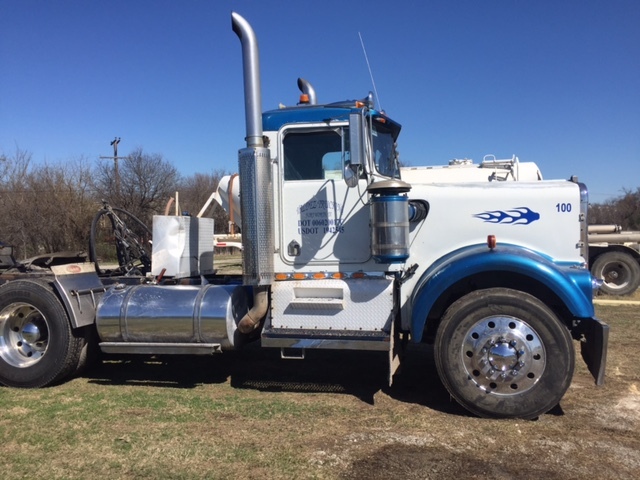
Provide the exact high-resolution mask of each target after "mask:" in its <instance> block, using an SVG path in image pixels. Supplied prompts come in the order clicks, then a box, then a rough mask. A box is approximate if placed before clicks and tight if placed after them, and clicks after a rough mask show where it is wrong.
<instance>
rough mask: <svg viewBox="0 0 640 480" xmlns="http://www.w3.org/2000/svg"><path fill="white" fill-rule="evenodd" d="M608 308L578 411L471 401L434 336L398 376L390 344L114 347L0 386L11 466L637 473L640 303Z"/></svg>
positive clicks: (195, 473) (13, 469)
mask: <svg viewBox="0 0 640 480" xmlns="http://www.w3.org/2000/svg"><path fill="white" fill-rule="evenodd" d="M597 314H598V316H599V317H600V318H602V319H603V320H604V321H606V322H608V323H609V324H610V326H611V341H610V350H609V364H608V365H609V368H608V372H607V373H608V375H607V385H606V386H605V387H604V388H595V387H594V386H593V382H592V380H591V378H590V377H589V374H588V372H587V371H586V368H584V367H583V366H581V363H582V362H581V361H579V362H578V364H579V368H578V369H577V371H576V376H575V378H574V382H573V385H572V388H571V389H570V390H569V392H567V395H566V396H565V399H564V400H563V402H562V408H563V409H564V410H565V412H566V413H565V415H552V414H549V415H545V416H543V417H542V418H541V420H540V421H538V422H520V421H497V420H496V421H494V420H481V419H477V418H474V417H472V416H469V415H467V414H466V413H465V412H464V411H463V410H462V409H461V408H459V407H457V405H456V404H455V403H453V402H451V400H450V398H449V396H448V394H447V393H446V391H444V389H443V387H442V385H441V384H440V383H439V381H438V380H437V377H436V375H435V372H434V369H433V362H432V360H430V359H429V356H428V354H424V352H422V351H418V352H414V354H413V356H411V357H408V358H407V362H406V364H405V367H404V368H405V370H406V371H405V373H404V374H403V375H402V376H401V377H399V378H398V379H397V381H396V385H395V386H394V387H393V388H391V389H389V388H386V387H385V382H384V376H385V372H384V358H380V357H379V356H376V355H373V354H369V353H363V352H309V355H308V358H307V360H305V361H303V362H300V361H282V360H280V359H279V358H278V355H277V352H272V351H266V352H265V351H264V350H260V349H249V350H248V351H246V352H232V353H224V354H222V355H217V356H214V357H207V358H202V357H197V358H175V359H174V358H171V359H162V360H158V359H148V358H142V359H138V358H136V359H133V360H131V359H129V358H123V359H113V360H109V361H106V362H104V363H102V364H101V365H100V366H98V367H97V368H95V369H94V370H92V371H91V372H89V373H88V374H87V375H86V376H85V377H83V378H78V379H74V380H72V381H69V382H67V383H64V384H62V385H58V386H55V387H51V388H45V389H38V390H18V389H10V388H0V444H1V445H2V455H0V472H2V475H1V477H2V478H3V479H18V478H47V479H49V478H52V479H73V478H90V479H101V478H132V479H170V478H171V479H198V478H212V479H217V478H221V479H226V478H230V479H231V478H249V479H251V478H255V479H272V478H273V479H279V478H282V479H285V478H286V479H290V478H353V477H358V475H364V474H363V473H362V472H367V475H368V478H394V477H400V476H402V477H403V478H405V479H412V478H430V474H429V472H431V471H438V472H440V471H444V472H445V474H443V475H442V476H440V477H438V476H434V477H431V478H451V477H452V476H453V477H455V476H459V477H461V478H464V477H468V476H469V475H470V474H472V473H474V472H473V471H470V470H465V468H467V467H469V466H471V465H484V466H483V469H484V470H483V471H487V472H488V473H489V474H490V473H492V472H493V473H494V474H496V475H497V476H499V473H500V471H503V470H501V469H504V468H507V467H509V465H511V464H512V459H513V458H517V457H519V456H522V455H523V452H525V453H526V459H527V461H528V462H531V461H533V462H534V463H535V464H536V465H537V468H538V469H537V470H536V471H538V472H542V473H544V472H545V471H548V472H553V471H557V468H558V465H562V471H563V472H565V473H566V475H567V477H571V478H583V477H584V476H585V475H587V474H589V473H593V475H594V476H598V475H600V476H601V478H607V472H608V474H609V475H611V472H616V476H619V477H620V478H634V475H635V474H634V469H635V468H636V467H634V465H640V453H638V452H640V415H638V414H637V413H635V412H636V410H634V408H633V405H637V407H640V394H637V393H636V392H637V391H638V387H639V386H640V376H639V375H638V373H637V367H636V363H637V362H635V359H636V358H637V346H638V344H639V342H640V329H639V328H638V326H639V325H640V312H639V310H638V308H637V307H635V306H634V307H631V306H625V307H610V306H598V307H597ZM636 399H637V401H638V403H633V402H634V401H636ZM625 402H626V403H625ZM625 405H630V407H629V408H627V407H626V406H625ZM603 415H606V416H607V417H606V418H604V419H603V420H602V421H600V420H598V419H601V418H603V417H602V416H603ZM611 429H613V430H614V431H612V430H611ZM544 439H552V440H548V441H547V440H544ZM549 442H551V443H549ZM551 444H553V445H558V447H557V448H550V447H549V445H551ZM612 452H627V453H625V455H631V456H632V457H633V458H631V459H630V460H629V459H627V460H625V461H621V459H620V458H619V457H617V456H616V455H614V454H613V453H612ZM633 452H635V453H633ZM429 455H436V456H435V457H434V458H433V462H436V463H429V462H430V460H429V458H430V457H429ZM461 458H464V459H465V460H464V461H461ZM412 465H416V468H412ZM445 467H446V468H445ZM423 468H426V470H421V469H423ZM442 469H444V470H442ZM492 469H493V470H492ZM504 471H505V472H510V471H511V470H508V469H507V470H504ZM542 473H541V474H542ZM474 474H478V472H475V473H474ZM489 476H490V475H489ZM503 476H504V475H503ZM549 478H557V477H549Z"/></svg>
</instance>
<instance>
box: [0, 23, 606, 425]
mask: <svg viewBox="0 0 640 480" xmlns="http://www.w3.org/2000/svg"><path fill="white" fill-rule="evenodd" d="M232 26H233V30H234V32H235V33H236V34H237V35H238V37H239V38H240V40H241V45H242V52H243V71H244V85H245V110H246V135H245V137H246V147H244V148H242V149H241V150H240V151H239V162H238V165H239V173H240V179H239V180H240V192H241V195H240V203H241V205H240V212H237V213H238V214H240V215H241V219H242V221H241V223H242V243H243V248H242V255H243V273H242V276H241V277H237V278H235V277H229V276H224V277H219V276H216V275H215V271H214V270H215V269H214V268H213V265H215V259H212V256H213V247H212V245H211V240H210V239H211V236H212V233H213V229H212V226H211V222H210V221H207V220H206V219H197V218H185V217H164V216H159V217H156V218H155V219H154V227H153V247H152V248H153V252H152V254H151V256H150V258H149V256H148V255H146V254H145V253H144V252H143V253H141V251H142V250H143V247H144V245H143V244H141V243H138V242H132V241H130V239H128V237H127V235H128V231H127V229H126V227H125V226H124V225H123V224H122V222H120V221H119V220H118V217H117V215H114V212H111V213H109V212H107V213H108V214H109V215H110V218H111V219H112V221H113V225H114V228H116V229H117V230H118V232H119V233H118V234H117V235H116V239H119V241H120V247H121V249H120V252H121V253H122V255H120V258H121V259H123V263H124V267H125V268H124V269H123V274H122V275H114V274H113V273H112V274H111V275H109V276H105V275H101V274H99V273H101V270H100V269H98V270H100V272H96V268H95V265H94V264H93V263H78V262H73V261H64V258H63V259H62V260H60V261H57V262H52V263H46V265H39V266H38V268H34V269H29V268H28V267H27V266H25V265H16V266H14V267H13V268H9V269H7V270H6V271H5V273H4V274H2V275H0V283H3V284H2V286H0V382H2V383H3V384H5V385H8V386H12V387H42V386H45V385H50V384H53V383H56V382H61V381H63V380H64V379H66V378H69V377H70V376H73V375H74V374H76V373H77V372H78V371H79V370H81V369H82V368H83V367H84V365H85V363H86V362H87V361H88V360H87V359H89V358H91V356H92V355H91V354H92V352H93V351H95V350H96V349H97V350H100V351H102V352H104V353H105V354H109V353H127V354H146V355H148V354H157V355H164V354H205V355H208V354H212V353H215V352H221V351H224V350H227V349H237V348H241V347H242V346H243V345H244V344H247V343H248V342H253V341H258V342H260V344H261V347H263V348H275V349H280V350H281V352H282V355H283V357H284V358H292V357H293V358H301V357H303V356H304V352H305V350H308V349H350V350H374V351H380V352H386V354H387V355H388V358H389V377H390V380H391V378H392V376H393V375H394V373H395V372H396V369H397V368H398V366H399V364H400V361H401V359H402V347H403V346H404V345H405V344H406V343H407V342H432V343H434V355H435V361H436V366H437V370H438V373H439V375H440V378H441V379H442V382H443V383H444V385H445V386H446V388H447V389H448V390H449V392H450V393H451V395H452V396H453V397H454V398H455V399H456V400H457V401H458V402H459V403H460V404H461V405H463V406H464V407H465V408H467V409H468V410H469V411H471V412H473V413H475V414H477V415H480V416H485V417H518V418H535V417H537V416H539V415H541V414H543V413H545V412H547V411H548V410H549V409H551V408H553V407H554V406H555V405H556V404H557V403H558V402H559V401H560V400H561V398H562V397H563V395H564V393H565V392H566V390H567V388H568V387H569V385H570V383H571V379H572V375H573V369H574V355H575V353H574V344H577V343H579V344H580V347H581V352H582V356H583V358H584V359H585V361H586V363H587V365H588V367H589V369H590V371H591V372H592V374H593V375H594V377H595V380H596V383H597V384H602V383H603V381H604V371H605V363H606V353H607V339H608V326H607V325H606V324H605V323H603V322H601V321H600V320H599V319H597V318H596V316H595V314H594V308H593V304H592V296H593V292H594V289H595V288H597V284H598V282H596V281H594V279H593V278H592V276H591V274H590V272H589V270H588V269H587V267H586V262H587V258H586V244H587V218H586V212H587V190H586V188H585V187H584V186H583V185H581V184H579V183H576V182H572V181H540V182H530V183H529V182H501V183H499V184H498V183H487V184H486V185H485V184H482V185H481V184H464V183H461V184H457V185H427V184H421V183H420V182H406V181H403V180H402V179H401V178H400V175H399V173H400V171H399V166H398V158H397V152H396V146H395V145H396V142H397V140H398V135H399V133H400V128H401V127H400V124H398V123H396V122H395V121H394V120H392V119H391V118H390V117H388V116H387V115H385V114H384V113H382V112H380V111H378V110H376V109H375V106H374V104H373V102H372V99H371V96H369V97H367V98H365V99H364V100H359V101H340V102H336V103H331V104H322V105H320V104H318V103H317V100H316V95H315V91H314V90H313V88H312V87H311V85H309V84H308V82H305V81H303V80H301V81H299V86H300V88H301V90H302V95H301V102H300V104H299V105H298V106H296V107H291V108H281V109H277V110H273V111H267V112H265V113H262V112H261V91H260V74H259V61H258V46H257V40H256V36H255V34H254V31H253V29H252V28H251V26H250V25H249V23H248V22H247V21H246V20H245V19H244V18H242V17H241V16H240V15H238V14H236V13H233V14H232ZM560 206H561V207H560ZM114 219H115V220H114ZM123 232H124V233H123ZM203 239H204V241H203ZM132 247H135V248H133V251H134V253H135V254H134V255H129V253H130V252H131V251H132ZM136 252H137V253H136ZM135 257H143V261H142V262H138V264H137V266H136V259H135ZM53 263H57V264H58V265H55V266H50V265H52V264H53ZM574 340H575V341H576V342H574ZM211 368H215V363H214V362H212V367H211Z"/></svg>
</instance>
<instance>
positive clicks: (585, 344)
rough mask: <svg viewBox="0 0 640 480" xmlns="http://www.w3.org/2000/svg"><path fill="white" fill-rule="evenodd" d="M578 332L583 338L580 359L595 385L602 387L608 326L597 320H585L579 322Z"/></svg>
mask: <svg viewBox="0 0 640 480" xmlns="http://www.w3.org/2000/svg"><path fill="white" fill-rule="evenodd" d="M580 330H581V333H582V336H583V338H582V340H581V342H580V353H581V354H582V359H583V360H584V362H585V363H586V364H587V367H588V368H589V372H591V375H593V378H594V379H595V381H596V385H604V373H605V368H606V366H607V346H608V342H609V325H607V324H606V323H604V322H602V321H601V320H598V319H597V318H587V319H582V320H581V321H580Z"/></svg>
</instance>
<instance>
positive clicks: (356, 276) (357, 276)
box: [351, 272, 366, 278]
mask: <svg viewBox="0 0 640 480" xmlns="http://www.w3.org/2000/svg"><path fill="white" fill-rule="evenodd" d="M365 276H366V274H365V273H364V272H354V273H353V275H351V278H364V277H365Z"/></svg>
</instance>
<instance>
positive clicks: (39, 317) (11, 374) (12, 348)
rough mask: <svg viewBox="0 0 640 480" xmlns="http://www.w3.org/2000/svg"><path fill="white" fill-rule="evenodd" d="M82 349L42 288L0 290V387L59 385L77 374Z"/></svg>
mask: <svg viewBox="0 0 640 480" xmlns="http://www.w3.org/2000/svg"><path fill="white" fill-rule="evenodd" d="M85 343H86V341H85V339H84V338H83V337H82V336H76V335H74V333H73V331H72V329H71V324H70V323H69V318H68V316H67V313H66V311H65V309H64V307H63V306H62V303H61V302H60V300H59V299H58V297H57V296H56V294H55V293H54V291H53V289H52V287H51V285H50V284H48V283H47V282H43V281H37V280H15V281H10V282H8V283H6V284H4V285H3V286H2V287H0V383H2V384H4V385H6V386H9V387H19V388H38V387H45V386H48V385H51V384H54V383H57V382H60V381H62V380H63V379H65V378H66V377H67V376H69V375H70V374H72V373H74V372H75V371H76V369H77V368H78V365H79V363H78V362H79V359H80V354H81V351H82V349H83V347H84V344H85Z"/></svg>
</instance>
